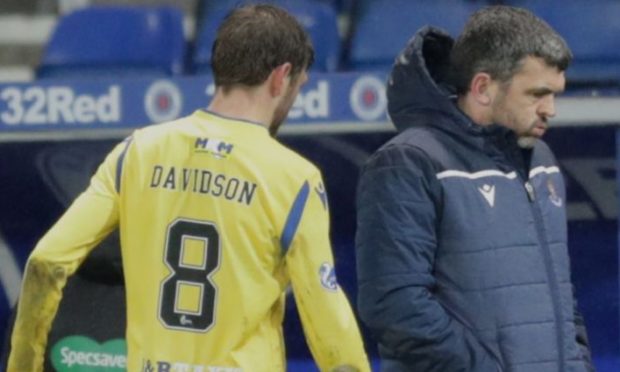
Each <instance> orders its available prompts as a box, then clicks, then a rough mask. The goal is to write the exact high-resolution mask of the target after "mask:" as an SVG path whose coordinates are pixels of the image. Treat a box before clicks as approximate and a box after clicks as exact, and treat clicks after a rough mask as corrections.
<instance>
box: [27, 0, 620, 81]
mask: <svg viewBox="0 0 620 372" xmlns="http://www.w3.org/2000/svg"><path fill="white" fill-rule="evenodd" d="M268 1H269V2H272V3H276V4H278V5H281V6H283V7H285V8H287V9H288V10H289V11H290V12H291V13H292V14H294V15H295V16H296V17H297V18H298V19H299V20H300V21H301V22H302V24H303V25H304V26H305V27H306V29H307V30H308V32H309V34H310V36H311V38H312V39H313V42H314V45H315V49H316V62H315V65H314V66H313V70H314V71H321V72H333V71H341V70H355V71H365V70H380V71H388V70H389V68H390V67H391V65H392V63H393V60H394V57H395V56H396V55H397V54H398V52H399V51H400V49H401V48H402V47H403V46H404V45H405V43H406V41H407V39H408V38H409V37H411V35H412V34H413V33H414V32H415V31H416V30H417V29H419V28H420V27H422V26H424V25H427V24H430V25H435V26H439V27H442V28H444V29H445V30H447V31H448V32H450V33H451V34H452V35H454V36H456V35H458V34H459V33H460V31H461V29H462V27H463V26H464V24H465V22H466V20H467V18H468V17H469V15H470V14H471V13H472V12H474V11H475V10H476V9H479V8H481V7H482V6H485V5H488V4H490V3H491V2H492V0H479V1H463V0H433V1H429V0H360V1H359V2H358V3H356V7H355V11H354V12H353V14H352V15H351V20H352V22H351V23H352V25H353V29H352V30H353V32H352V33H351V37H350V40H347V41H349V43H348V44H342V43H341V36H340V35H339V32H338V19H337V13H336V10H335V8H334V6H333V4H330V2H331V1H328V0H268ZM244 2H245V1H241V0H222V1H218V2H213V1H207V2H205V4H208V7H206V8H205V9H203V12H202V13H203V17H202V18H201V19H200V20H199V21H200V22H199V24H200V28H199V30H198V31H197V35H196V39H195V45H194V49H193V51H192V53H191V55H190V56H188V55H187V54H188V48H187V41H186V40H185V38H184V34H183V14H182V12H181V11H180V10H178V9H176V8H174V7H157V8H144V7H130V6H123V7H119V6H117V7H113V6H107V7H102V6H99V7H89V8H84V9H81V10H78V11H76V12H74V13H71V14H69V15H66V16H65V17H63V18H61V19H60V20H59V23H58V25H57V28H56V29H55V31H54V33H53V35H52V37H51V39H50V41H49V43H48V44H47V47H46V49H45V52H44V55H43V58H42V61H41V65H40V67H39V69H38V71H37V77H39V78H45V77H54V76H63V77H67V76H84V75H88V76H106V75H108V76H109V75H113V76H119V75H120V76H123V75H130V74H134V73H136V72H140V73H141V74H142V75H144V74H147V75H163V76H170V75H178V74H182V73H191V74H194V73H198V74H201V73H208V72H209V62H210V58H211V44H212V42H213V39H214V35H215V31H216V30H217V27H218V25H219V23H220V22H221V21H222V19H223V18H224V16H225V15H226V13H227V12H228V11H229V10H230V9H231V8H232V7H234V6H236V5H238V4H239V3H244ZM504 3H509V4H513V5H517V6H522V7H525V8H528V9H531V10H532V11H533V12H534V13H536V14H537V15H539V16H540V17H542V18H543V19H545V20H546V21H547V22H548V23H549V24H550V25H551V26H553V27H554V28H555V29H556V30H558V31H559V32H560V34H562V35H563V36H564V37H565V39H566V40H567V42H568V44H569V46H570V47H571V49H572V50H573V53H574V55H575V59H574V63H573V65H572V66H571V68H570V69H569V71H568V78H569V80H573V81H585V82H588V81H606V80H612V81H619V80H620V37H619V36H618V35H620V22H618V19H620V2H618V1H613V0H599V1H588V0H564V1H538V0H510V1H504ZM343 45H346V50H345V52H347V53H346V54H347V58H346V59H345V61H344V63H341V56H342V55H343V53H342V49H343Z"/></svg>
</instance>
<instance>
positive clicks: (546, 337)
mask: <svg viewBox="0 0 620 372" xmlns="http://www.w3.org/2000/svg"><path fill="white" fill-rule="evenodd" d="M452 43H453V41H452V39H451V38H450V37H449V36H448V35H447V34H445V33H444V32H442V31H441V30H438V29H434V28H430V27H426V28H424V29H422V30H420V31H419V32H418V33H417V34H416V35H415V36H414V38H413V39H412V40H411V41H410V42H409V44H408V45H407V47H406V48H405V50H404V51H403V52H402V53H401V55H400V56H399V57H398V59H397V61H396V63H395V66H394V68H393V70H392V73H391V76H390V79H389V82H388V88H387V94H388V111H389V114H390V117H391V118H392V121H393V122H394V124H395V126H396V127H397V128H398V130H399V131H400V133H399V134H398V135H397V136H396V137H395V138H393V139H392V140H391V141H389V142H388V143H387V144H385V145H384V146H383V147H382V148H381V149H379V150H378V151H377V152H376V153H375V154H374V155H373V156H372V157H371V158H370V159H369V161H368V163H367V164H366V165H365V167H364V169H363V171H362V176H361V179H360V183H359V186H358V194H357V208H358V209H357V213H358V217H357V218H358V220H357V222H358V230H357V234H356V249H357V272H358V283H359V292H358V306H359V313H360V316H361V319H362V320H363V322H364V323H365V324H366V325H367V326H368V328H369V329H370V330H371V332H372V333H373V335H374V336H375V337H376V339H377V340H378V342H379V352H380V354H381V358H382V364H381V365H382V370H383V371H411V372H426V371H437V372H453V371H475V372H487V371H493V372H495V371H511V372H586V371H590V370H593V368H592V364H591V360H590V353H589V348H588V345H587V337H586V333H585V327H584V326H583V321H582V318H581V316H579V314H578V312H576V308H575V304H574V300H573V292H572V286H571V281H570V268H569V266H570V263H569V258H568V252H567V238H566V213H565V206H566V196H565V186H564V182H563V178H562V175H561V173H560V169H559V168H558V166H557V163H556V161H555V159H554V157H553V155H552V153H551V151H550V150H549V148H548V147H547V146H546V145H545V144H544V143H543V142H542V141H537V142H536V144H535V145H534V147H533V148H532V149H530V150H524V149H521V148H520V147H519V146H518V144H517V138H516V136H515V135H514V134H513V132H511V131H509V130H508V129H505V128H503V127H500V126H497V125H494V126H490V127H482V126H478V125H476V124H474V123H473V122H472V121H471V120H470V119H469V118H468V117H467V116H466V115H465V114H464V113H463V112H462V111H460V110H459V109H458V107H457V106H456V104H455V100H454V99H455V97H454V96H453V95H452V94H451V91H452V89H451V88H450V87H449V86H448V85H447V83H446V74H447V71H448V60H449V53H450V49H451V47H452Z"/></svg>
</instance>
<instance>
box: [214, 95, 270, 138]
mask: <svg viewBox="0 0 620 372" xmlns="http://www.w3.org/2000/svg"><path fill="white" fill-rule="evenodd" d="M263 97H264V96H263V95H262V94H261V92H260V91H259V90H257V89H236V88H232V89H230V90H228V91H226V92H224V91H223V89H220V88H218V89H217V90H216V92H215V95H214V96H213V99H212V100H211V102H210V103H209V106H208V107H207V110H209V111H211V112H213V113H215V114H218V115H222V116H225V117H229V118H234V119H240V120H245V121H251V122H255V123H260V124H262V125H264V126H265V127H267V128H268V127H269V125H268V123H270V122H271V120H272V119H273V110H272V108H271V105H270V104H269V102H265V99H263Z"/></svg>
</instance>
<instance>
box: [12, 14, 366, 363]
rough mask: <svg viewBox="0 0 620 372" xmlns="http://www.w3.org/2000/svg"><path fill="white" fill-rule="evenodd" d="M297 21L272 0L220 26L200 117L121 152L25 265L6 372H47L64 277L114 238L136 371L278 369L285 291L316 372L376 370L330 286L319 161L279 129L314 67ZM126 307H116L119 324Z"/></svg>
mask: <svg viewBox="0 0 620 372" xmlns="http://www.w3.org/2000/svg"><path fill="white" fill-rule="evenodd" d="M313 55H314V52H313V48H312V44H311V42H310V39H309V37H308V35H307V34H306V33H305V31H304V30H303V28H302V26H301V25H300V24H299V23H298V22H297V21H296V20H295V18H293V17H292V16H291V15H290V14H288V13H286V12H285V11H284V10H282V9H280V8H278V7H275V6H272V5H265V4H256V5H248V6H244V7H241V8H237V9H235V10H234V11H233V12H232V13H231V14H230V15H229V16H227V17H226V19H225V20H224V21H223V23H222V25H221V26H220V28H219V29H218V32H217V36H216V41H215V42H214V45H213V56H212V60H211V64H212V69H213V72H214V81H215V84H216V92H215V95H214V96H213V98H212V100H211V102H210V104H209V106H208V110H200V111H197V112H195V113H194V114H192V115H190V116H187V117H184V118H181V119H179V120H175V121H172V122H168V123H164V124H159V125H153V126H149V127H146V128H144V129H140V130H137V131H135V132H134V133H133V135H132V136H131V137H129V138H127V139H126V140H125V141H124V142H122V143H120V144H119V145H117V146H116V148H115V149H114V150H112V151H111V152H110V154H109V155H108V156H107V158H106V159H105V160H104V162H103V163H102V165H101V166H100V167H99V169H98V170H97V172H96V174H95V175H94V176H93V178H92V180H91V183H90V186H89V187H88V188H87V189H86V191H85V192H84V193H82V194H81V195H80V196H79V197H78V198H77V199H76V200H75V201H74V203H73V204H72V205H71V207H70V208H69V209H68V210H67V212H66V213H65V214H64V215H63V216H62V217H61V219H60V220H59V221H58V222H57V223H56V224H55V225H54V226H53V227H52V229H51V230H50V231H49V232H48V233H47V234H46V235H45V236H44V237H43V238H42V239H41V241H40V242H39V243H38V244H37V246H36V247H35V249H34V251H33V252H32V254H31V256H30V258H29V260H28V263H27V265H26V270H25V275H24V282H23V285H22V292H21V297H20V302H19V305H18V310H17V316H16V321H15V325H14V331H13V334H12V342H11V346H12V349H11V354H10V356H9V362H8V368H9V371H10V372H30V371H40V370H41V369H42V365H43V358H44V357H45V356H44V355H43V354H44V350H45V345H46V341H47V334H48V332H49V329H50V325H51V322H52V320H53V318H54V315H55V313H56V311H57V309H58V304H59V302H60V300H61V297H62V289H63V286H64V285H65V283H66V281H67V278H68V277H69V276H70V275H71V274H73V273H74V272H75V270H76V268H77V267H78V266H79V265H80V263H81V262H82V261H83V260H84V258H85V257H86V256H87V255H88V253H89V252H90V251H91V249H93V247H95V246H96V245H97V244H98V243H99V242H100V241H101V240H102V239H103V238H104V237H105V236H107V235H108V234H109V233H110V232H111V231H113V230H114V229H116V228H118V229H119V230H120V240H121V253H122V258H123V268H124V275H125V285H126V299H127V314H126V316H127V330H126V339H127V354H128V355H127V370H128V371H130V372H134V371H144V372H241V371H244V372H261V371H265V372H266V371H269V372H274V371H275V372H277V371H283V370H285V368H286V363H285V350H284V342H283V334H282V333H283V332H282V320H283V313H284V300H285V293H286V290H287V288H288V286H289V285H291V286H292V289H293V293H294V296H295V299H296V302H297V308H298V310H299V313H300V318H301V321H302V324H303V327H304V332H305V336H306V339H307V341H308V345H309V346H310V349H311V351H312V354H313V356H314V359H315V361H316V362H317V364H318V366H319V368H320V369H321V370H322V371H338V372H340V371H369V370H370V368H369V365H368V360H367V357H366V354H365V352H364V347H363V343H362V339H361V336H360V333H359V329H358V325H357V321H356V319H355V316H354V314H353V312H352V310H351V307H350V305H349V302H348V300H347V299H346V297H345V295H344V294H343V292H342V291H341V289H340V288H339V287H338V284H337V281H336V274H335V271H334V262H333V257H332V252H331V244H330V241H329V213H328V205H327V197H326V194H325V188H324V186H323V182H322V180H321V175H320V173H319V171H318V170H317V168H316V167H315V166H313V165H312V164H310V163H309V162H308V161H307V160H305V159H303V158H302V157H301V156H299V155H297V154H296V153H294V152H293V151H291V150H289V149H287V148H286V147H284V146H283V145H282V144H280V143H279V142H278V141H276V140H275V139H274V138H273V137H272V135H274V134H275V133H276V132H277V129H278V127H279V126H280V124H281V123H282V122H283V121H284V119H285V118H286V114H287V112H288V111H289V109H290V107H291V105H292V104H293V102H294V100H295V97H296V96H297V94H298V92H299V89H300V87H301V85H302V84H303V83H304V82H305V81H306V80H307V74H306V70H307V68H308V66H309V65H310V64H311V63H312V60H313V58H314V57H313ZM123 315H124V314H118V316H123Z"/></svg>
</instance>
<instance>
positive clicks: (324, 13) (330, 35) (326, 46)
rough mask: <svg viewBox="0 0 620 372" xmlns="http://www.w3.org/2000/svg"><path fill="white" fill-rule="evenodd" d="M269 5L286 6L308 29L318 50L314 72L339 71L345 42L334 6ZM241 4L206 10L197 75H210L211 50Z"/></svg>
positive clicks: (296, 1) (277, 0)
mask: <svg viewBox="0 0 620 372" xmlns="http://www.w3.org/2000/svg"><path fill="white" fill-rule="evenodd" d="M267 2H270V3H274V4H276V5H280V6H282V7H284V8H285V9H287V10H288V11H289V12H290V13H291V14H293V15H294V16H295V17H296V18H297V19H298V20H299V22H300V23H301V24H302V25H303V26H304V27H305V29H306V31H307V32H308V34H309V35H310V38H311V39H312V42H313V44H314V49H315V62H314V65H313V66H312V70H313V71H320V72H331V71H336V70H337V69H338V67H339V66H338V65H339V61H340V44H341V42H340V36H339V33H338V20H337V15H336V11H335V10H334V8H333V7H331V6H330V5H328V4H325V3H322V2H318V1H303V0H271V1H267ZM237 3H239V1H238V0H228V1H224V2H223V3H219V4H218V5H212V6H211V7H209V8H207V9H206V10H205V14H204V19H203V21H202V23H201V26H200V29H199V30H198V34H197V38H196V44H195V49H194V57H193V67H194V72H195V73H197V74H204V73H209V72H210V61H211V47H212V44H213V40H214V39H215V33H216V31H217V28H218V26H219V25H220V23H221V22H222V20H223V19H224V17H225V16H226V14H228V12H229V11H230V10H231V9H232V8H233V7H234V6H235V5H237ZM225 4H227V5H225Z"/></svg>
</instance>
